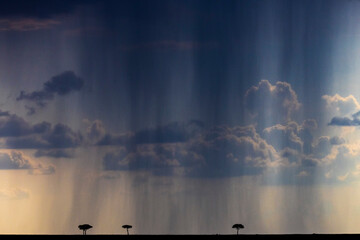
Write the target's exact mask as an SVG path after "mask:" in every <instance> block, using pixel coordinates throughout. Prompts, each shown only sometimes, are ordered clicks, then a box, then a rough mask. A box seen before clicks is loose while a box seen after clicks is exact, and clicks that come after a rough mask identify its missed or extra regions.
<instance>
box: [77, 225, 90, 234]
mask: <svg viewBox="0 0 360 240" xmlns="http://www.w3.org/2000/svg"><path fill="white" fill-rule="evenodd" d="M90 228H92V226H91V225H89V224H81V225H79V229H80V230H82V231H83V235H86V231H87V230H88V229H90Z"/></svg>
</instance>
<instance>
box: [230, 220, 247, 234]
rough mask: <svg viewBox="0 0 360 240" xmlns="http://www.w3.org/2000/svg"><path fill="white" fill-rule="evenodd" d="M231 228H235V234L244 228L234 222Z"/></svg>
mask: <svg viewBox="0 0 360 240" xmlns="http://www.w3.org/2000/svg"><path fill="white" fill-rule="evenodd" d="M232 228H236V235H239V230H240V229H242V228H244V225H242V224H239V223H237V224H234V225H233V226H232Z"/></svg>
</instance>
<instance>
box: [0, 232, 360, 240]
mask: <svg viewBox="0 0 360 240" xmlns="http://www.w3.org/2000/svg"><path fill="white" fill-rule="evenodd" d="M295 237H299V238H300V239H324V240H325V239H326V240H328V239H339V238H340V239H357V240H360V235H358V234H286V235H285V234H284V235H277V234H271V235H255V234H254V235H245V234H244V235H238V236H236V235H129V236H127V235H91V234H90V233H89V234H88V235H86V236H83V235H1V238H2V239H30V238H31V239H37V240H45V239H51V240H60V239H83V238H87V239H92V240H95V239H99V240H100V239H140V240H141V239H144V240H145V239H160V240H161V239H182V240H183V239H186V240H187V239H188V238H191V239H241V240H243V239H254V240H256V239H284V240H285V239H290V240H292V239H294V238H295Z"/></svg>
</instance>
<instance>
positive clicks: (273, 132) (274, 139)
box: [263, 119, 317, 153]
mask: <svg viewBox="0 0 360 240" xmlns="http://www.w3.org/2000/svg"><path fill="white" fill-rule="evenodd" d="M316 129H317V122H316V121H315V120H314V119H306V120H304V121H303V123H302V124H298V123H297V122H295V121H289V122H287V123H286V124H276V125H274V126H271V127H267V128H265V129H264V130H263V137H264V139H265V140H266V141H267V142H268V143H269V144H271V145H272V146H274V147H275V148H276V150H277V151H280V150H282V149H284V148H291V149H295V150H297V151H298V152H304V153H310V152H311V143H312V141H313V136H312V132H313V131H315V130H316Z"/></svg>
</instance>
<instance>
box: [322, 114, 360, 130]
mask: <svg viewBox="0 0 360 240" xmlns="http://www.w3.org/2000/svg"><path fill="white" fill-rule="evenodd" d="M328 125H330V126H343V127H346V126H359V125H360V119H359V118H358V116H357V115H355V114H354V115H353V117H352V119H350V118H348V117H333V118H332V119H331V121H330V123H329V124H328Z"/></svg>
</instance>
